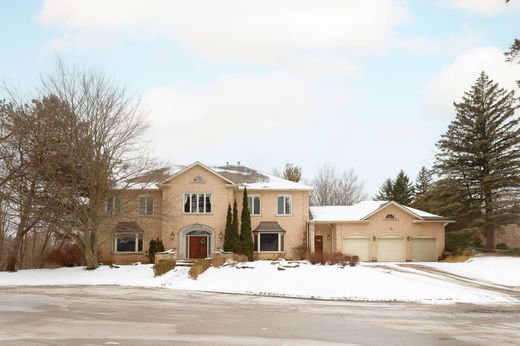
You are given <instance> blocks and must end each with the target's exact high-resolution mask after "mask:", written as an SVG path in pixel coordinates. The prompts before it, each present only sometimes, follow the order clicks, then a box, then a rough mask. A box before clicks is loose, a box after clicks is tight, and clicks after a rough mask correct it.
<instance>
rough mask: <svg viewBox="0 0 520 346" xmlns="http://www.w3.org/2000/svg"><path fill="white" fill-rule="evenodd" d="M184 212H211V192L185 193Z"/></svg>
mask: <svg viewBox="0 0 520 346" xmlns="http://www.w3.org/2000/svg"><path fill="white" fill-rule="evenodd" d="M184 212H185V213H188V214H206V213H211V193H185V194H184Z"/></svg>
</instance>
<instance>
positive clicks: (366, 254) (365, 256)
mask: <svg viewBox="0 0 520 346" xmlns="http://www.w3.org/2000/svg"><path fill="white" fill-rule="evenodd" d="M343 253H344V254H345V255H349V256H354V255H356V256H358V257H359V260H360V261H364V262H368V261H370V240H369V238H343Z"/></svg>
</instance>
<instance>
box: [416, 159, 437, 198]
mask: <svg viewBox="0 0 520 346" xmlns="http://www.w3.org/2000/svg"><path fill="white" fill-rule="evenodd" d="M432 175H433V174H432V171H431V170H429V169H428V168H426V167H424V166H422V167H421V169H420V170H419V173H418V174H417V178H416V179H415V187H414V190H415V198H421V197H423V196H425V195H426V194H427V193H428V191H430V190H431V188H432V187H433V177H432Z"/></svg>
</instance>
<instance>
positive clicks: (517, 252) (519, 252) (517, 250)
mask: <svg viewBox="0 0 520 346" xmlns="http://www.w3.org/2000/svg"><path fill="white" fill-rule="evenodd" d="M511 253H512V254H513V255H519V256H520V247H515V248H512V249H511Z"/></svg>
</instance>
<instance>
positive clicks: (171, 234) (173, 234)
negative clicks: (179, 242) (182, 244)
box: [170, 231, 175, 240]
mask: <svg viewBox="0 0 520 346" xmlns="http://www.w3.org/2000/svg"><path fill="white" fill-rule="evenodd" d="M173 238H175V233H173V231H172V232H171V233H170V239H171V240H173Z"/></svg>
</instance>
